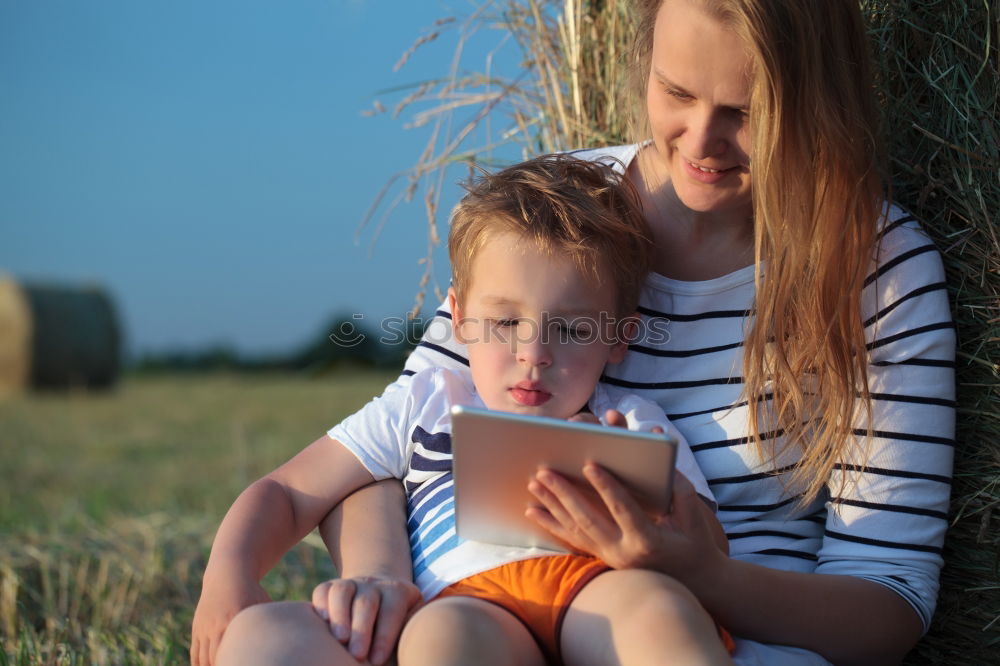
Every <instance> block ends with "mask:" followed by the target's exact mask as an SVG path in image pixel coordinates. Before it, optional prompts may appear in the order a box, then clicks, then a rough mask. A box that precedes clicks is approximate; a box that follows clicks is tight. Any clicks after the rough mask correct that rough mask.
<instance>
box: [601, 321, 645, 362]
mask: <svg viewBox="0 0 1000 666" xmlns="http://www.w3.org/2000/svg"><path fill="white" fill-rule="evenodd" d="M638 334H639V313H638V312H633V313H632V314H631V315H629V316H628V317H622V318H621V319H619V320H618V321H617V322H615V339H616V342H615V343H614V345H612V347H611V353H610V354H609V355H608V363H621V362H622V361H623V360H624V359H625V354H626V352H628V345H629V343H630V342H632V340H634V339H635V338H636V336H637V335H638Z"/></svg>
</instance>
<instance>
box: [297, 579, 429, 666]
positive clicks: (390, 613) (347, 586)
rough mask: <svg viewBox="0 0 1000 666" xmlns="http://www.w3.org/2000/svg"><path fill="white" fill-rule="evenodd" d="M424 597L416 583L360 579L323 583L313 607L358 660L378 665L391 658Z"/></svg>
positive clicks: (315, 593) (320, 585) (317, 589)
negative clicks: (401, 633) (405, 625)
mask: <svg viewBox="0 0 1000 666" xmlns="http://www.w3.org/2000/svg"><path fill="white" fill-rule="evenodd" d="M422 603H423V598H422V597H421V595H420V590H419V589H417V586H416V585H414V584H413V583H411V582H409V581H405V580H399V579H395V578H387V577H378V576H359V577H356V578H338V579H335V580H328V581H326V582H325V583H320V584H319V585H317V586H316V588H315V589H314V590H313V594H312V605H313V608H314V609H315V611H316V612H317V613H318V614H319V616H320V617H321V618H323V619H324V620H326V621H327V622H329V623H330V632H331V633H332V634H333V636H334V638H336V639H337V640H338V641H340V642H341V643H343V644H344V645H345V646H346V647H347V650H348V652H350V653H351V656H353V657H354V658H355V659H357V660H358V661H364V660H365V658H369V660H370V662H371V663H372V664H374V665H375V666H379V665H380V664H384V663H385V662H386V661H388V659H389V657H390V656H391V655H392V651H393V649H394V648H395V647H396V641H397V640H398V639H399V634H400V632H401V631H402V629H403V624H404V623H405V622H406V620H407V619H408V618H409V617H410V615H411V614H412V613H413V612H414V611H415V610H416V609H417V608H419V607H420V605H421V604H422Z"/></svg>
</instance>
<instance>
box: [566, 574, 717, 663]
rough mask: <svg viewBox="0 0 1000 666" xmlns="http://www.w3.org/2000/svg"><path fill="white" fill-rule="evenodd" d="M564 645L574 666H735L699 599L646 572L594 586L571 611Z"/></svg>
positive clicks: (608, 577) (605, 578)
mask: <svg viewBox="0 0 1000 666" xmlns="http://www.w3.org/2000/svg"><path fill="white" fill-rule="evenodd" d="M560 646H561V649H562V657H563V661H564V662H565V663H566V664H567V665H568V666H589V665H590V664H594V665H595V666H596V665H600V666H613V665H615V664H628V665H629V666H632V665H634V664H635V665H638V664H651V665H655V666H662V665H663V664H692V665H693V664H731V663H732V660H731V659H730V657H729V654H728V652H727V650H726V648H725V647H724V646H723V644H722V640H721V639H720V638H719V635H718V632H717V630H716V627H715V622H714V621H713V620H712V618H711V617H710V616H709V615H708V613H707V612H706V611H705V609H704V608H702V606H701V604H699V603H698V600H697V599H696V598H695V596H694V595H693V594H691V592H689V591H688V589H687V588H685V587H684V586H683V585H681V584H680V583H678V582H677V581H675V580H674V579H672V578H670V577H668V576H665V575H663V574H660V573H657V572H655V571H646V570H643V569H623V570H616V571H608V572H605V573H603V574H601V575H600V576H597V577H596V578H595V579H594V580H592V581H591V582H589V583H588V584H587V585H586V586H585V587H584V588H583V589H582V590H581V591H580V593H579V594H578V595H577V596H576V598H575V599H574V600H573V602H572V603H571V604H570V607H569V609H568V610H567V611H566V615H565V617H564V619H563V624H562V633H561V635H560Z"/></svg>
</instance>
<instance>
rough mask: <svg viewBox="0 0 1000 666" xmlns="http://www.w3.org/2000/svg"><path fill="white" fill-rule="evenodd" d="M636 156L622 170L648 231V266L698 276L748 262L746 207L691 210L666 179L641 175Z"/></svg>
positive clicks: (680, 276)
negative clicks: (634, 192) (650, 238)
mask: <svg viewBox="0 0 1000 666" xmlns="http://www.w3.org/2000/svg"><path fill="white" fill-rule="evenodd" d="M639 159H640V158H639V157H636V159H634V160H633V161H632V163H631V164H630V165H629V167H628V171H627V175H628V178H629V180H630V181H631V182H632V184H633V185H635V187H636V189H637V190H638V193H639V198H640V200H641V201H642V208H643V215H644V216H645V218H646V221H647V222H648V223H649V226H650V228H651V229H652V232H653V243H654V250H653V270H654V271H656V272H657V273H660V274H661V275H664V276H666V277H669V278H673V279H676V280H685V281H700V280H711V279H713V278H717V277H721V276H723V275H728V274H729V273H732V272H733V271H736V270H739V269H741V268H744V267H746V266H749V265H750V264H752V263H753V221H752V218H751V212H750V211H742V210H740V211H723V212H718V213H716V212H707V213H706V212H699V211H693V210H691V209H690V208H688V207H687V206H685V205H684V204H683V203H681V201H680V200H679V199H678V197H677V195H676V193H675V192H674V188H673V185H672V184H671V183H670V182H669V180H666V179H659V178H656V175H655V174H653V175H652V177H649V178H647V177H646V176H644V173H643V172H644V170H643V169H641V168H640V167H639Z"/></svg>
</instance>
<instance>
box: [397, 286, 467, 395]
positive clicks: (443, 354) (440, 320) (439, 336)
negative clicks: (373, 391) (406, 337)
mask: <svg viewBox="0 0 1000 666" xmlns="http://www.w3.org/2000/svg"><path fill="white" fill-rule="evenodd" d="M468 367H469V358H468V354H467V353H466V351H465V345H463V344H461V343H460V342H458V341H456V340H455V336H454V335H453V334H452V330H451V311H450V310H449V308H448V301H445V302H444V303H442V304H441V307H439V308H438V309H437V311H436V312H435V313H434V318H433V319H431V321H430V323H429V324H428V325H427V327H426V328H425V329H424V335H423V337H421V338H420V342H419V343H417V346H416V348H415V349H414V350H413V352H411V353H410V356H409V357H408V358H407V359H406V365H405V367H404V368H403V373H402V375H400V379H399V380H398V381H403V382H405V381H406V378H407V377H412V376H413V375H415V374H416V373H418V372H420V371H421V370H426V369H427V368H448V369H454V370H459V369H462V368H468Z"/></svg>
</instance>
